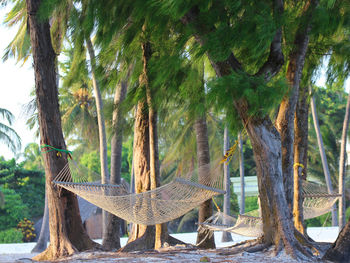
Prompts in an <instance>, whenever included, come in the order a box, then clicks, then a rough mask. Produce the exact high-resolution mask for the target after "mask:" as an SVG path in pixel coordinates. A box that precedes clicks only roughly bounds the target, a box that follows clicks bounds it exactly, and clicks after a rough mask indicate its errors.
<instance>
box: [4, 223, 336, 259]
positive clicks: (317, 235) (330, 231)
mask: <svg viewBox="0 0 350 263" xmlns="http://www.w3.org/2000/svg"><path fill="white" fill-rule="evenodd" d="M307 232H308V234H309V236H310V237H311V238H313V239H314V240H315V241H320V242H334V241H335V239H336V238H337V236H338V227H323V228H319V227H311V228H308V229H307ZM173 236H174V237H176V238H177V239H180V240H182V241H184V242H186V243H189V244H195V243H196V237H197V233H181V234H173ZM221 237H222V233H221V232H215V244H216V246H217V248H222V247H227V246H230V245H233V244H235V243H237V242H241V241H244V240H248V239H252V238H248V237H243V236H240V235H235V234H232V238H233V242H226V243H223V242H221ZM96 241H97V242H99V243H100V242H101V240H96ZM126 241H127V238H121V245H122V246H124V245H125V244H126ZM34 246H35V243H19V244H0V262H1V263H5V262H6V263H7V262H8V263H10V262H30V261H29V260H28V259H29V258H32V257H33V256H35V255H36V254H34V253H30V251H31V250H32V249H33V247H34ZM99 253H101V252H99ZM186 254H188V255H187V256H186ZM174 255H175V254H174ZM204 255H205V256H208V255H210V258H211V259H213V260H214V259H215V258H216V259H217V260H219V261H217V262H224V261H222V260H223V259H224V258H225V257H222V256H221V257H219V256H218V257H215V256H214V254H213V253H212V254H211V253H210V252H203V253H201V252H189V253H180V254H179V255H177V256H176V257H177V259H178V260H180V259H181V260H180V261H178V262H191V261H192V260H193V261H197V262H198V261H199V259H200V258H201V257H203V256H204ZM253 255H254V254H249V253H246V255H237V256H235V257H234V259H235V260H234V261H231V260H230V261H226V262H259V260H258V261H257V259H256V258H255V259H254V257H253ZM90 256H91V254H87V257H90ZM256 256H257V257H259V254H257V255H256ZM260 256H261V255H260ZM191 257H192V259H191ZM261 257H266V255H263V256H261ZM25 258H26V259H25ZM243 259H244V260H243ZM287 259H288V258H287ZM287 259H286V260H287ZM106 260H107V259H106ZM111 260H112V259H111ZM130 260H131V259H130V258H125V261H123V260H122V259H121V258H118V262H132V261H130ZM135 260H136V259H135ZM137 260H138V261H137ZM137 260H136V261H135V262H143V261H142V259H141V258H138V259H137ZM164 260H165V261H164ZM164 260H163V259H161V258H157V259H156V258H150V257H147V260H146V261H148V262H167V261H172V258H169V257H168V258H167V259H164ZM183 260H184V261H183ZM213 260H212V262H214V261H215V260H214V261H213ZM242 260H243V261H242ZM246 260H247V261H246ZM251 260H252V261H251ZM266 260H267V261H266V262H273V261H274V259H273V258H269V259H266ZM272 260H273V261H272ZM276 260H277V258H276ZM288 260H290V259H288ZM288 260H287V261H285V262H288ZM86 261H87V258H86ZM146 261H144V262H146ZM174 261H175V259H174ZM75 262H85V261H84V260H80V261H75ZM89 262H95V261H90V260H89ZM96 262H97V261H96ZM99 262H101V261H99ZM103 262H115V259H114V261H108V260H107V261H103ZM133 262H134V261H133ZM260 262H261V261H260ZM276 262H284V260H281V259H278V260H277V261H276Z"/></svg>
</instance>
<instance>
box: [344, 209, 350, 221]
mask: <svg viewBox="0 0 350 263" xmlns="http://www.w3.org/2000/svg"><path fill="white" fill-rule="evenodd" d="M345 218H346V222H348V220H349V218H350V206H349V207H348V208H346V210H345Z"/></svg>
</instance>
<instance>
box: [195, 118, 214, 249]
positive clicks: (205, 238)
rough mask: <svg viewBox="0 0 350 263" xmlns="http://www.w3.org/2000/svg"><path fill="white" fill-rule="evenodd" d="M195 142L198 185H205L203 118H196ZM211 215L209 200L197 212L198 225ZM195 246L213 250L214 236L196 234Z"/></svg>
mask: <svg viewBox="0 0 350 263" xmlns="http://www.w3.org/2000/svg"><path fill="white" fill-rule="evenodd" d="M194 129H195V132H196V141H197V161H198V179H199V183H202V184H205V182H208V176H210V175H209V173H208V168H205V169H201V167H206V166H208V164H209V163H210V155H209V142H208V132H207V122H206V119H205V117H201V118H197V119H196V121H195V124H194ZM212 214H213V205H212V202H211V200H210V199H209V200H207V201H205V202H204V203H202V204H201V205H200V207H199V211H198V223H203V222H204V221H205V220H207V219H208V218H209V217H211V216H212ZM197 244H199V247H200V248H215V241H214V235H210V234H209V230H208V229H206V230H205V231H201V232H198V234H197Z"/></svg>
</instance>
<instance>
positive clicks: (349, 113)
mask: <svg viewBox="0 0 350 263" xmlns="http://www.w3.org/2000/svg"><path fill="white" fill-rule="evenodd" d="M349 119H350V94H349V95H348V101H347V103H346V109H345V117H344V122H343V133H342V136H341V146H340V160H339V194H340V195H341V197H340V200H339V229H342V228H343V227H344V225H345V210H346V207H345V203H346V199H345V174H346V166H345V164H346V143H347V137H348V129H349Z"/></svg>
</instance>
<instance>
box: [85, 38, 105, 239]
mask: <svg viewBox="0 0 350 263" xmlns="http://www.w3.org/2000/svg"><path fill="white" fill-rule="evenodd" d="M86 46H87V49H88V53H89V56H90V64H91V76H92V86H93V88H94V93H95V101H96V110H97V121H98V134H99V141H100V161H101V183H102V184H107V183H108V177H109V176H108V161H107V158H108V157H107V139H106V127H105V119H104V115H103V101H102V96H101V89H100V85H99V82H98V80H97V76H96V57H95V51H94V47H93V45H92V43H91V39H90V37H88V38H86ZM107 215H108V212H107V211H105V210H102V243H104V242H105V241H104V240H105V239H106V238H107Z"/></svg>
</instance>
